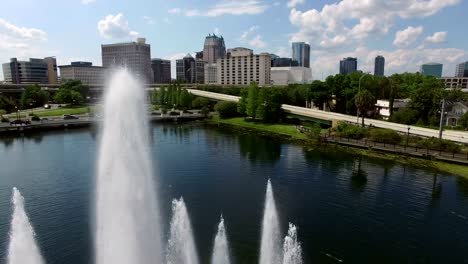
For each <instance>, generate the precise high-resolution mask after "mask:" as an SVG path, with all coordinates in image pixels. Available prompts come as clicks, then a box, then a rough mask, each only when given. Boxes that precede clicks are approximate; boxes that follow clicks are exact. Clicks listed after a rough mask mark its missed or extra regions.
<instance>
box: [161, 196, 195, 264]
mask: <svg viewBox="0 0 468 264" xmlns="http://www.w3.org/2000/svg"><path fill="white" fill-rule="evenodd" d="M170 228H171V230H170V234H169V241H168V245H167V260H166V263H167V264H182V263H183V264H198V256H197V251H196V248H195V239H194V238H193V232H192V226H191V224H190V219H189V215H188V211H187V207H186V206H185V202H184V199H182V198H180V199H179V200H173V201H172V220H171V227H170Z"/></svg>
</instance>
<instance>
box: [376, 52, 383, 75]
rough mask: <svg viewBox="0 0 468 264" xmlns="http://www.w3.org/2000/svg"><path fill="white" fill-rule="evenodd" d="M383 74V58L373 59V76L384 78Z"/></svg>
mask: <svg viewBox="0 0 468 264" xmlns="http://www.w3.org/2000/svg"><path fill="white" fill-rule="evenodd" d="M384 74H385V58H384V57H383V56H380V55H379V56H377V57H375V64H374V76H384Z"/></svg>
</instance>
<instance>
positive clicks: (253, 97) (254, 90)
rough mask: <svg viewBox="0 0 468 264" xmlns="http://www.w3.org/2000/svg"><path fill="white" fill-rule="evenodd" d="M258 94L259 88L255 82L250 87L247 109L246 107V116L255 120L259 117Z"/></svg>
mask: <svg viewBox="0 0 468 264" xmlns="http://www.w3.org/2000/svg"><path fill="white" fill-rule="evenodd" d="M258 93H259V88H258V86H257V84H256V83H255V82H254V83H252V84H251V85H250V87H249V92H248V95H247V107H246V114H247V115H248V116H250V117H252V118H255V117H256V116H257V115H256V114H257V107H258V103H259V102H258Z"/></svg>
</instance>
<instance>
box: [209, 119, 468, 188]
mask: <svg viewBox="0 0 468 264" xmlns="http://www.w3.org/2000/svg"><path fill="white" fill-rule="evenodd" d="M209 122H210V123H211V124H218V125H219V124H223V125H227V126H231V127H233V128H235V127H239V128H242V129H249V130H256V131H260V132H263V133H270V134H273V135H274V134H278V135H282V136H285V137H287V138H289V139H292V141H294V142H296V143H299V144H307V145H317V144H318V143H317V141H316V140H313V139H309V138H308V137H307V136H306V135H304V134H302V133H300V132H298V131H297V130H296V128H295V127H294V125H289V124H263V123H258V122H250V121H246V120H244V118H242V117H238V118H229V119H220V118H219V117H218V116H214V117H213V119H212V120H210V121H209ZM320 147H321V146H320ZM324 147H325V148H326V150H329V145H324ZM334 148H335V150H336V151H345V152H348V153H351V154H355V155H363V156H368V157H374V158H380V159H386V160H392V161H396V162H399V163H402V164H407V165H411V166H415V167H420V168H428V169H432V170H436V171H440V172H446V173H450V174H454V175H458V176H461V177H464V178H467V179H468V168H467V166H463V165H457V164H452V163H447V162H442V161H431V160H425V159H418V158H414V157H408V156H402V155H395V154H391V153H385V152H381V151H375V150H368V149H359V148H352V147H345V146H338V145H335V147H334Z"/></svg>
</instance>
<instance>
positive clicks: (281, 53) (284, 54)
mask: <svg viewBox="0 0 468 264" xmlns="http://www.w3.org/2000/svg"><path fill="white" fill-rule="evenodd" d="M275 54H276V55H278V56H279V57H281V58H286V57H291V51H290V50H288V49H286V48H285V47H278V48H277V49H276V53H275Z"/></svg>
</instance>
